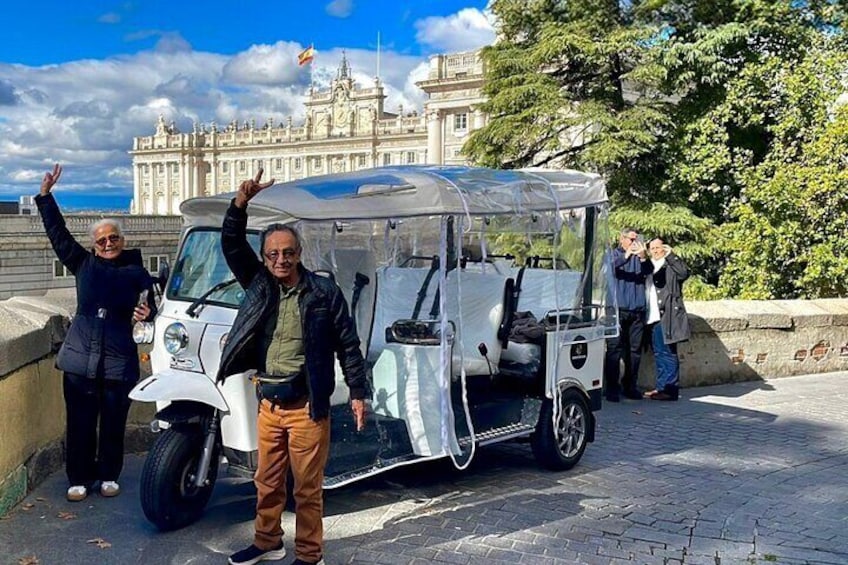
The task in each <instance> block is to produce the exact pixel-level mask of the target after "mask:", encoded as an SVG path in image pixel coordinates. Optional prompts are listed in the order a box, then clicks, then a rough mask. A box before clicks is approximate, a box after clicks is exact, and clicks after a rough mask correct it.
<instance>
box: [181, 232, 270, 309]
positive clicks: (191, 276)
mask: <svg viewBox="0 0 848 565" xmlns="http://www.w3.org/2000/svg"><path fill="white" fill-rule="evenodd" d="M247 241H248V243H249V244H250V246H251V247H252V248H253V250H254V251H256V252H258V249H259V234H258V233H257V232H248V234H247ZM232 278H233V273H232V271H230V268H229V267H228V266H227V261H226V260H225V259H224V254H223V253H222V251H221V232H220V230H213V229H196V230H192V231H190V232H189V233H188V234H187V235H186V237H185V240H184V241H183V244H182V247H181V249H180V255H179V257H178V258H177V261H176V263H175V265H174V272H173V274H172V275H171V280H170V284H169V285H168V292H167V296H168V298H169V299H174V300H186V301H189V302H191V301H194V300H196V299H197V298H200V297H201V296H202V295H203V294H204V293H206V292H208V291H209V290H210V289H211V288H212V287H213V286H215V285H216V284H219V283H223V282H225V281H228V280H231V279H232ZM243 298H244V289H242V288H241V286H240V285H238V284H232V285H227V286H225V287H223V288H221V289H220V290H218V291H216V292H213V293H212V294H210V295H209V296H208V297H207V298H206V302H209V303H212V304H217V305H220V306H232V307H238V306H239V304H241V301H242V299H243Z"/></svg>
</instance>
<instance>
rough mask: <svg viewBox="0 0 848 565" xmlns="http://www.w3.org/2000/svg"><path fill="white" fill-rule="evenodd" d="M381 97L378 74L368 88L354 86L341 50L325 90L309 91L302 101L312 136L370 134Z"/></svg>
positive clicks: (380, 106) (382, 96)
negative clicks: (327, 89)
mask: <svg viewBox="0 0 848 565" xmlns="http://www.w3.org/2000/svg"><path fill="white" fill-rule="evenodd" d="M385 98H386V96H385V94H384V93H383V85H382V83H381V82H380V79H379V78H377V79H375V81H374V87H372V88H365V89H362V88H359V87H358V85H357V84H356V83H355V82H354V80H353V77H352V76H351V70H350V64H349V63H348V60H347V56H346V55H345V54H344V52H343V53H342V60H341V63H340V64H339V68H338V71H337V72H336V76H335V77H334V78H333V80H332V82H331V83H330V89H329V91H326V90H325V91H321V92H315V91H312V92H310V95H309V100H307V101H306V111H307V115H309V116H311V123H312V124H314V127H313V128H312V139H321V138H328V137H330V138H336V137H354V136H361V135H371V134H372V133H373V131H374V127H375V123H374V122H375V120H377V119H380V118H381V117H383V116H384V112H383V101H384V100H385Z"/></svg>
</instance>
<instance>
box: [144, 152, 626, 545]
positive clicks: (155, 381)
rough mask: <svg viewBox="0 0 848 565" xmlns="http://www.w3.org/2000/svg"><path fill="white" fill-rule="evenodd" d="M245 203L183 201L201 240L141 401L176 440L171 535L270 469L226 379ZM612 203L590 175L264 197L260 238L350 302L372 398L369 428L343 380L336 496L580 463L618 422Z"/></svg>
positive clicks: (530, 175) (324, 188)
mask: <svg viewBox="0 0 848 565" xmlns="http://www.w3.org/2000/svg"><path fill="white" fill-rule="evenodd" d="M232 197H233V194H221V195H216V196H209V197H201V198H193V199H190V200H187V201H185V202H183V203H182V205H181V207H180V211H181V213H182V215H183V219H184V228H183V231H182V234H181V237H180V244H179V250H178V253H177V256H176V260H175V262H174V266H173V269H172V270H171V272H170V275H169V276H168V279H167V282H166V283H165V288H164V291H163V293H162V294H163V296H162V302H161V305H160V307H159V314H158V316H157V318H156V320H155V322H154V324H152V325H146V326H145V325H143V324H142V325H140V326H138V327H137V328H136V330H137V335H138V339H137V341H140V342H145V341H147V342H151V341H152V350H151V367H152V375H151V376H150V377H148V378H146V379H144V380H143V381H141V382H139V383H138V385H137V386H136V387H135V388H134V389H133V391H132V392H131V394H130V396H131V398H132V399H134V400H136V401H143V402H155V403H156V404H157V410H158V412H157V414H156V416H155V420H154V421H153V422H152V424H151V427H152V428H153V429H154V431H158V432H159V434H158V436H157V439H156V440H155V442H154V445H153V447H152V448H151V450H150V452H149V454H148V455H147V458H146V461H145V464H144V468H143V472H142V478H141V503H142V508H143V510H144V513H145V515H146V517H147V518H148V519H149V520H150V521H151V522H152V523H153V524H155V525H156V526H157V527H158V528H160V529H162V530H171V529H176V528H180V527H183V526H185V525H187V524H190V523H191V522H193V521H195V520H196V519H197V518H198V517H199V516H200V515H201V513H202V511H203V508H204V507H205V505H206V503H207V502H208V500H209V497H210V495H211V493H212V489H213V488H214V485H215V481H216V477H217V475H218V466H219V463H220V461H221V460H222V459H225V460H226V464H227V468H228V470H229V472H231V473H235V474H239V475H242V476H246V477H252V476H253V473H254V471H255V469H256V463H257V459H256V449H257V430H256V414H257V398H256V394H255V390H254V384H253V383H252V382H251V380H250V378H249V377H250V374H249V372H248V373H241V374H234V375H226V376H224V377H223V378H222V379H221V380H217V379H216V376H217V373H218V365H219V362H220V357H221V351H222V349H223V347H224V344H225V342H226V340H227V336H228V332H229V330H230V327H231V325H232V323H233V320H234V318H235V316H236V312H237V309H238V307H239V304H240V303H241V301H242V299H243V297H244V289H243V288H241V286H240V285H239V284H238V283H237V282H236V280H235V278H233V275H232V273H231V272H230V270H229V268H228V267H227V264H226V262H225V260H224V256H223V253H222V250H221V243H220V232H221V224H222V220H223V217H224V213H225V211H226V209H227V207H228V205H229V203H230V200H231V198H232ZM607 209H608V200H607V195H606V189H605V185H604V181H603V179H602V178H601V177H599V176H597V175H594V174H588V173H582V172H578V171H571V170H562V171H552V170H541V169H533V170H509V171H507V170H494V169H484V168H473V167H446V166H427V165H422V166H397V167H381V168H377V169H369V170H362V171H356V172H350V173H341V174H332V175H325V176H319V177H310V178H305V179H301V180H294V181H291V182H287V183H283V184H277V185H274V186H272V187H270V188H268V189H266V190H264V191H262V192H261V193H260V194H259V195H257V196H256V197H255V198H254V199H253V200H251V202H250V205H249V208H248V213H249V222H248V239H249V241H250V243H251V245H252V247H253V248H254V250H255V251H257V252H258V251H259V246H260V239H261V233H262V231H263V229H264V228H265V227H267V226H268V225H270V224H272V223H280V222H282V223H291V224H292V225H293V226H295V227H296V228H297V229H298V231H299V232H300V234H301V237H302V241H303V252H302V261H303V264H304V266H305V267H306V268H308V269H310V270H313V271H315V272H318V273H320V274H323V275H324V276H327V277H330V278H332V279H333V280H334V281H335V283H336V284H337V285H338V286H339V287H340V288H341V290H342V291H343V293H344V295H345V298H346V300H347V303H348V305H349V308H350V311H351V313H352V316H353V318H354V322H355V325H356V328H357V331H358V334H359V337H360V340H361V348H362V354H363V357H364V358H365V359H366V365H367V368H368V377H369V380H370V384H371V390H372V395H371V398H370V399H367V400H368V404H369V410H368V416H367V422H366V427H365V429H364V430H362V431H357V430H356V427H355V425H354V420H353V417H352V413H351V409H350V406H349V399H348V390H347V387H346V386H345V385H344V381H343V378H342V374H341V371H340V369H339V367H338V365H337V367H336V369H337V371H336V375H337V386H336V389H335V392H334V394H333V397H332V401H331V404H332V408H331V447H330V456H329V461H328V463H327V467H326V471H325V475H326V476H325V488H336V487H340V486H342V485H345V484H348V483H350V482H352V481H356V480H358V479H362V478H364V477H368V476H372V475H374V474H376V473H381V472H384V471H386V470H389V469H392V468H394V467H397V466H399V465H409V464H414V463H417V462H422V461H428V460H432V459H436V458H450V459H451V460H452V461H453V463H454V464H455V465H456V467H457V468H460V469H463V468H465V467H466V466H468V465H469V463H470V462H471V461H472V459H473V458H474V455H475V452H476V450H477V449H478V448H479V447H481V446H484V445H487V444H493V443H499V442H504V441H510V440H518V439H524V440H529V443H530V445H531V446H532V453H533V454H534V455H535V457H536V459H537V460H538V462H539V463H540V464H541V465H542V466H544V467H546V468H549V469H554V470H564V469H569V468H571V467H573V466H574V465H576V464H577V463H578V462H579V461H580V458H581V457H582V456H583V453H584V450H585V449H586V446H587V444H588V443H590V442H592V441H593V440H594V436H595V418H594V415H593V412H594V411H596V410H599V409H600V408H601V387H602V373H603V358H604V349H605V338H607V337H611V336H614V335H616V332H617V320H616V316H615V308H614V307H613V306H614V305H606V304H605V300H606V294H605V287H606V277H605V276H604V271H603V263H604V259H603V257H604V242H605V241H606V233H605V230H606V218H607Z"/></svg>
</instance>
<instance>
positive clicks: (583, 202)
mask: <svg viewBox="0 0 848 565" xmlns="http://www.w3.org/2000/svg"><path fill="white" fill-rule="evenodd" d="M234 196H235V193H234V192H230V193H226V194H219V195H216V196H209V197H202V198H191V199H189V200H185V201H184V202H183V203H182V204H181V205H180V212H181V213H182V215H183V218H184V222H185V223H186V224H187V225H188V226H193V225H206V226H210V225H214V226H219V225H220V224H221V221H222V218H223V216H224V212H225V211H226V209H227V207H228V206H229V203H230V200H231V199H232V198H233V197H234ZM605 202H607V193H606V188H605V184H604V180H603V178H602V177H600V176H599V175H596V174H591V173H583V172H579V171H573V170H559V171H554V170H547V169H519V170H497V169H487V168H480V167H457V166H436V165H409V166H395V167H380V168H376V169H367V170H362V171H355V172H349V173H339V174H332V175H322V176H316V177H309V178H305V179H299V180H294V181H290V182H286V183H280V184H275V185H273V186H271V187H268V188H267V189H265V190H263V191H262V192H260V193H259V194H257V195H256V196H255V197H254V198H253V199H252V200H251V201H250V204H249V214H250V224H251V225H253V226H255V227H262V226H265V225H268V224H271V223H274V222H286V221H291V220H364V219H379V218H404V217H413V216H433V215H456V214H468V215H473V216H490V215H498V214H517V213H522V212H533V211H544V210H558V209H560V210H566V209H570V208H584V207H586V206H594V205H598V204H603V203H605Z"/></svg>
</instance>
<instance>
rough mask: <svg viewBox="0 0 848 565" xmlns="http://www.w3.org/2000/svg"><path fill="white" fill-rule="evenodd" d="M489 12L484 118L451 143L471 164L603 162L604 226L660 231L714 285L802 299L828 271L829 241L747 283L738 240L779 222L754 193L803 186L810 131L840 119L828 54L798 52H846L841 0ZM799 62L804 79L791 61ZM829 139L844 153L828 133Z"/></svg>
mask: <svg viewBox="0 0 848 565" xmlns="http://www.w3.org/2000/svg"><path fill="white" fill-rule="evenodd" d="M491 8H492V10H493V12H494V14H495V16H496V18H497V22H498V23H497V27H498V31H499V41H498V42H497V43H496V44H495V45H493V46H491V47H488V48H486V49H485V50H484V52H483V57H484V60H485V63H486V65H487V79H488V80H487V84H486V87H485V93H486V95H487V97H488V100H487V102H486V104H485V106H484V110H485V111H486V112H487V113H488V115H489V116H490V120H489V122H488V124H487V125H486V126H485V127H484V128H482V129H480V130H478V131H476V132H474V133H473V134H472V136H471V137H470V138H469V140H468V142H467V143H466V145H465V147H464V151H465V152H466V154H467V155H468V156H469V157H470V158H471V159H472V160H474V161H476V162H477V163H479V164H484V165H489V166H496V167H505V168H514V167H524V166H537V165H545V166H551V165H552V166H559V167H572V168H578V169H583V170H590V171H595V172H599V173H601V174H603V175H604V176H605V178H606V179H607V181H608V182H607V186H608V190H609V192H610V195H611V199H612V202H613V205H614V209H615V210H616V212H615V213H614V215H613V218H612V219H613V224H615V223H616V222H617V221H618V220H617V218H618V219H620V220H621V222H622V225H624V224H632V225H634V226H635V227H638V228H640V229H642V230H644V231H648V232H653V233H656V234H658V235H661V236H662V235H666V237H669V238H670V239H671V240H672V241H674V242H675V246H676V247H677V248H678V250H679V251H680V253H681V255H682V256H684V257H685V258H687V260H689V261H690V262H691V263H692V264H693V265H692V266H693V270H695V271H696V272H698V273H701V274H702V276H703V277H704V279H705V280H706V281H707V282H709V283H711V284H715V283H717V282H718V281H719V278H721V286H720V289H721V290H720V291H721V293H722V294H724V295H727V296H734V295H736V294H740V295H743V296H751V295H757V296H761V295H762V296H766V295H768V296H778V297H782V296H794V295H801V294H803V292H802V291H801V290H800V289H799V287H798V284H800V283H798V281H802V280H803V281H805V282H804V283H803V284H808V285H818V287H819V288H823V286H822V285H824V281H825V279H826V278H827V277H829V276H831V275H832V274H833V273H835V272H836V269H835V265H836V264H838V263H839V259H840V257H841V256H842V255H841V254H840V253H841V252H840V251H839V247H838V245H839V242H837V241H836V240H835V239H826V240H822V241H821V242H819V244H820V245H817V246H816V247H815V249H814V250H811V251H810V252H809V255H810V258H806V259H803V260H802V259H800V258H795V259H792V260H791V261H789V260H787V261H789V263H791V264H792V265H793V267H792V268H788V267H787V268H783V269H772V270H765V271H761V273H762V277H763V278H765V279H769V277H770V278H771V279H773V280H768V281H766V282H764V283H762V285H761V286H762V288H760V287H758V286H757V285H755V284H754V283H753V282H752V281H754V280H755V279H756V277H757V276H758V275H757V273H759V272H760V271H758V268H759V267H757V265H759V264H761V263H762V261H764V260H765V254H761V255H760V256H756V257H754V256H755V255H756V251H754V250H751V249H746V247H745V245H746V244H747V245H748V247H752V246H753V247H756V243H752V242H756V241H757V240H758V238H759V237H761V236H762V235H763V234H764V233H767V231H768V229H774V226H775V225H776V222H778V223H780V222H781V221H782V218H781V217H780V216H779V213H778V211H774V214H775V215H773V216H769V214H770V213H772V212H770V210H769V207H768V205H767V203H766V202H764V201H763V202H761V201H760V200H758V195H759V193H760V192H762V191H766V190H779V191H780V190H782V191H788V192H792V193H793V194H796V195H798V196H801V195H805V196H806V197H812V195H811V194H809V190H810V189H809V187H810V186H812V185H811V184H810V182H808V181H806V180H803V178H804V175H806V174H812V169H810V167H811V166H812V164H811V163H809V162H806V161H805V159H809V158H810V157H811V156H812V155H813V154H815V152H816V151H817V149H816V148H817V147H819V146H820V145H821V144H823V143H825V142H824V141H822V140H823V139H830V138H831V137H829V136H828V135H827V134H826V133H825V131H824V130H822V128H823V127H826V129H827V130H828V131H830V129H832V128H837V129H838V127H839V120H838V119H833V118H832V117H828V118H827V119H826V118H824V117H823V114H822V109H823V108H826V107H829V106H828V105H829V104H832V102H833V100H834V98H835V96H837V95H838V90H839V88H838V87H836V86H834V85H835V84H836V83H834V82H833V81H834V79H836V78H838V77H843V76H844V74H845V73H844V71H842V70H837V69H839V64H840V63H839V62H838V61H834V62H833V64H832V65H830V66H828V65H825V66H818V67H817V66H816V65H822V64H823V61H822V60H821V59H820V60H819V61H818V62H813V61H812V60H811V59H810V57H811V56H812V54H813V53H816V52H819V51H821V49H822V48H823V46H824V45H825V44H827V45H829V47H828V48H827V49H826V51H828V52H831V53H842V52H844V51H845V50H844V46H840V41H841V36H842V32H841V30H842V29H843V25H844V22H845V3H844V2H839V1H835V0H800V1H799V0H688V1H681V0H630V1H627V0H622V1H620V0H600V1H598V0H559V1H557V0H495V1H494V2H493V3H492V5H491ZM803 64H808V71H807V72H808V75H804V74H803V73H801V74H797V73H795V72H794V69H796V68H799V67H800V66H802V65H803ZM845 68H848V67H845V66H844V65H843V66H842V67H841V69H845ZM826 69H830V70H826ZM809 73H812V75H810V74H809ZM828 73H830V74H828ZM791 76H796V79H793V80H798V81H800V82H798V83H797V84H798V85H799V87H800V86H802V85H803V84H805V83H804V81H805V80H813V79H814V78H815V79H816V80H819V81H820V82H821V81H823V82H822V84H825V83H826V84H827V85H829V86H827V87H824V86H822V88H817V89H815V91H814V92H808V93H807V95H806V96H804V92H803V88H799V89H797V91H794V93H792V94H787V92H788V91H787V89H788V88H789V87H790V86H791V85H792V84H793V83H792V80H790V78H789V77H791ZM825 77H829V78H825ZM840 84H841V83H840ZM843 87H844V85H843ZM790 90H791V89H790ZM825 113H826V112H825ZM828 120H830V121H828ZM832 138H833V139H834V140H838V139H839V138H838V135H836V134H833V136H832ZM816 144H819V145H816ZM829 149H830V150H831V151H834V152H837V153H836V154H837V155H839V156H840V158H841V155H843V154H842V153H838V151H840V150H841V147H839V146H837V145H836V141H833V145H831V146H830V148H829ZM819 166H824V163H823V162H822V163H820V164H819ZM793 167H794V168H793ZM818 173H820V171H818V172H817V174H818ZM793 175H796V176H793ZM797 175H801V177H800V178H799V177H797ZM778 179H782V180H778ZM778 182H782V183H783V184H782V185H779V184H776V183H778ZM769 186H770V187H771V188H768V187H769ZM802 186H803V187H807V188H802ZM831 186H832V187H833V190H836V191H837V192H838V190H840V189H839V188H837V187H838V186H839V184H838V182H837V181H836V180H833V181H832V183H831ZM758 191H759V192H758ZM793 191H794V192H793ZM805 191H806V192H805ZM834 194H837V193H834ZM834 198H836V196H834ZM687 209H688V210H687ZM799 213H800V212H799ZM801 217H802V218H803V220H802V223H803V222H810V221H813V220H814V218H812V217H806V216H804V215H803V214H801ZM628 218H629V219H632V220H634V221H629V220H627V219H628ZM625 220H627V221H625ZM781 225H782V224H781ZM808 225H809V224H808ZM815 225H819V224H815ZM715 226H720V229H714V228H715ZM767 228H768V229H767ZM784 228H785V229H787V230H788V231H787V233H794V234H796V235H797V233H796V232H795V231H793V230H790V229H788V228H787V227H786V226H784ZM822 229H826V228H825V227H824V225H822ZM746 253H748V254H749V255H746ZM684 254H687V255H688V257H687V256H686V255H684ZM753 259H759V260H760V262H759V263H758V262H757V261H755V260H753ZM828 265H830V266H829V267H828ZM816 273H819V274H816ZM699 288H700V289H701V290H703V292H702V294H703V295H705V296H707V295H711V294H716V293H717V292H718V291H716V290H715V289H712V290H711V289H709V288H706V287H699ZM827 292H828V293H831V294H832V293H838V292H841V291H840V290H838V289H836V288H833V289H831V290H828V291H827Z"/></svg>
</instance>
